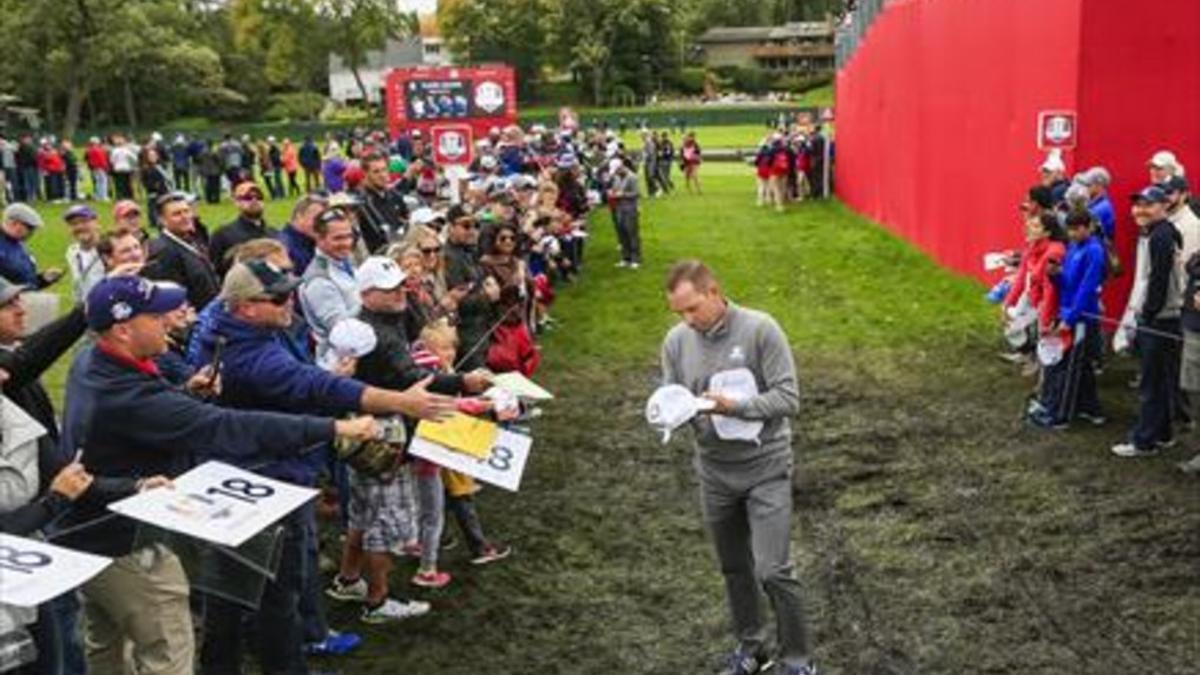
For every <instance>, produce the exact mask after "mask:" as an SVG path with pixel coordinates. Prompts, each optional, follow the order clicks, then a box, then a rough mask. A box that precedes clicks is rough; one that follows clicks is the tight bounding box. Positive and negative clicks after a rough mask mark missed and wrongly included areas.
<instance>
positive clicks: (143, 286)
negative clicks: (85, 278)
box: [84, 276, 187, 331]
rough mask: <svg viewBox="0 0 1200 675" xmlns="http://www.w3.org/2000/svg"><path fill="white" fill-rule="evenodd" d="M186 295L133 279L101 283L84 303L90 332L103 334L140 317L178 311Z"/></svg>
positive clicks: (166, 286)
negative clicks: (116, 325) (119, 324)
mask: <svg viewBox="0 0 1200 675" xmlns="http://www.w3.org/2000/svg"><path fill="white" fill-rule="evenodd" d="M186 300H187V291H186V290H184V288H183V287H182V286H179V285H178V284H156V283H153V282H151V281H150V280H148V279H143V278H142V277H137V276H118V277H107V278H104V279H101V280H100V282H99V283H97V284H96V285H95V286H94V287H92V290H91V291H90V292H89V293H88V295H87V299H86V300H85V301H84V314H85V316H86V317H87V323H88V326H89V327H90V328H91V329H92V330H97V331H103V330H108V329H109V328H112V326H113V325H114V324H118V323H122V322H125V321H128V320H130V319H132V318H134V317H135V316H139V315H141V314H164V313H166V312H169V311H171V310H173V309H177V308H179V307H180V306H181V305H183V303H184V302H185V301H186Z"/></svg>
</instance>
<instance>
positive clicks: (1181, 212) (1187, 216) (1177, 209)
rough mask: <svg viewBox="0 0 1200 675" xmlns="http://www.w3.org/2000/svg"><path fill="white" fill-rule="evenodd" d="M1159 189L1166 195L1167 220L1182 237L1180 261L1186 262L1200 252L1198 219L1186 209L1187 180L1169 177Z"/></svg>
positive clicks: (1188, 194)
mask: <svg viewBox="0 0 1200 675" xmlns="http://www.w3.org/2000/svg"><path fill="white" fill-rule="evenodd" d="M1159 187H1161V188H1162V190H1163V192H1165V193H1167V199H1168V200H1169V201H1168V203H1167V219H1168V220H1170V221H1171V224H1172V225H1174V226H1175V229H1177V230H1179V235H1180V236H1181V237H1183V249H1182V251H1181V253H1180V260H1181V261H1183V262H1187V261H1188V260H1189V259H1191V257H1192V255H1193V254H1195V253H1196V252H1197V251H1200V218H1197V217H1196V214H1195V212H1193V211H1192V210H1191V209H1190V208H1188V197H1189V196H1190V191H1189V185H1188V180H1187V179H1186V178H1184V177H1183V176H1179V175H1176V176H1171V177H1169V178H1167V179H1166V180H1165V181H1163V182H1162V183H1161V184H1160V185H1159Z"/></svg>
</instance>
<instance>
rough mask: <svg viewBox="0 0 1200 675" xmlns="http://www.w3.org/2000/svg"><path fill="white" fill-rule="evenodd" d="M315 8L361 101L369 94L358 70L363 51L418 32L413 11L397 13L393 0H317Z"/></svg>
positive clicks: (365, 99)
mask: <svg viewBox="0 0 1200 675" xmlns="http://www.w3.org/2000/svg"><path fill="white" fill-rule="evenodd" d="M316 10H317V14H318V16H320V17H321V18H322V19H323V20H324V21H325V22H326V25H327V26H328V28H329V30H330V34H331V37H332V39H333V42H332V44H331V45H330V48H331V50H332V52H333V53H334V54H337V55H338V56H340V57H341V59H342V61H343V62H344V63H345V64H346V67H347V68H349V69H350V72H351V73H352V74H353V75H354V82H355V83H356V84H357V85H358V89H359V91H360V92H362V97H363V101H364V102H365V101H367V100H369V96H368V95H367V87H366V85H364V84H363V81H362V75H360V74H359V70H360V69H361V68H362V67H363V66H364V65H366V62H367V52H369V51H379V50H382V49H384V48H385V47H386V46H387V41H388V39H389V38H391V39H400V38H403V37H408V36H412V35H416V34H418V33H419V32H420V23H419V20H418V18H417V15H416V13H415V12H413V13H406V12H401V11H400V10H399V9H398V8H397V5H396V3H395V2H394V0H317V2H316Z"/></svg>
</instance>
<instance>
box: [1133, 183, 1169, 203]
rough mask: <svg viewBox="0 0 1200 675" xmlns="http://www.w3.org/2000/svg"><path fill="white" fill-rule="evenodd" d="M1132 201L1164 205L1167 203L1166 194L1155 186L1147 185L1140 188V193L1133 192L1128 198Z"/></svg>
mask: <svg viewBox="0 0 1200 675" xmlns="http://www.w3.org/2000/svg"><path fill="white" fill-rule="evenodd" d="M1130 199H1131V200H1132V201H1134V202H1135V203H1136V202H1158V203H1160V204H1164V203H1166V202H1167V193H1166V192H1164V191H1163V189H1162V188H1160V187H1159V186H1157V185H1148V186H1146V187H1144V188H1142V191H1141V192H1135V193H1133V195H1131V196H1130Z"/></svg>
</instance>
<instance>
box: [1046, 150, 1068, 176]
mask: <svg viewBox="0 0 1200 675" xmlns="http://www.w3.org/2000/svg"><path fill="white" fill-rule="evenodd" d="M1041 168H1042V171H1045V172H1047V173H1062V172H1063V171H1066V170H1067V165H1066V163H1064V162H1063V158H1062V154H1061V153H1059V151H1058V150H1051V151H1050V154H1048V155H1046V161H1044V162H1042V167H1041Z"/></svg>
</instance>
